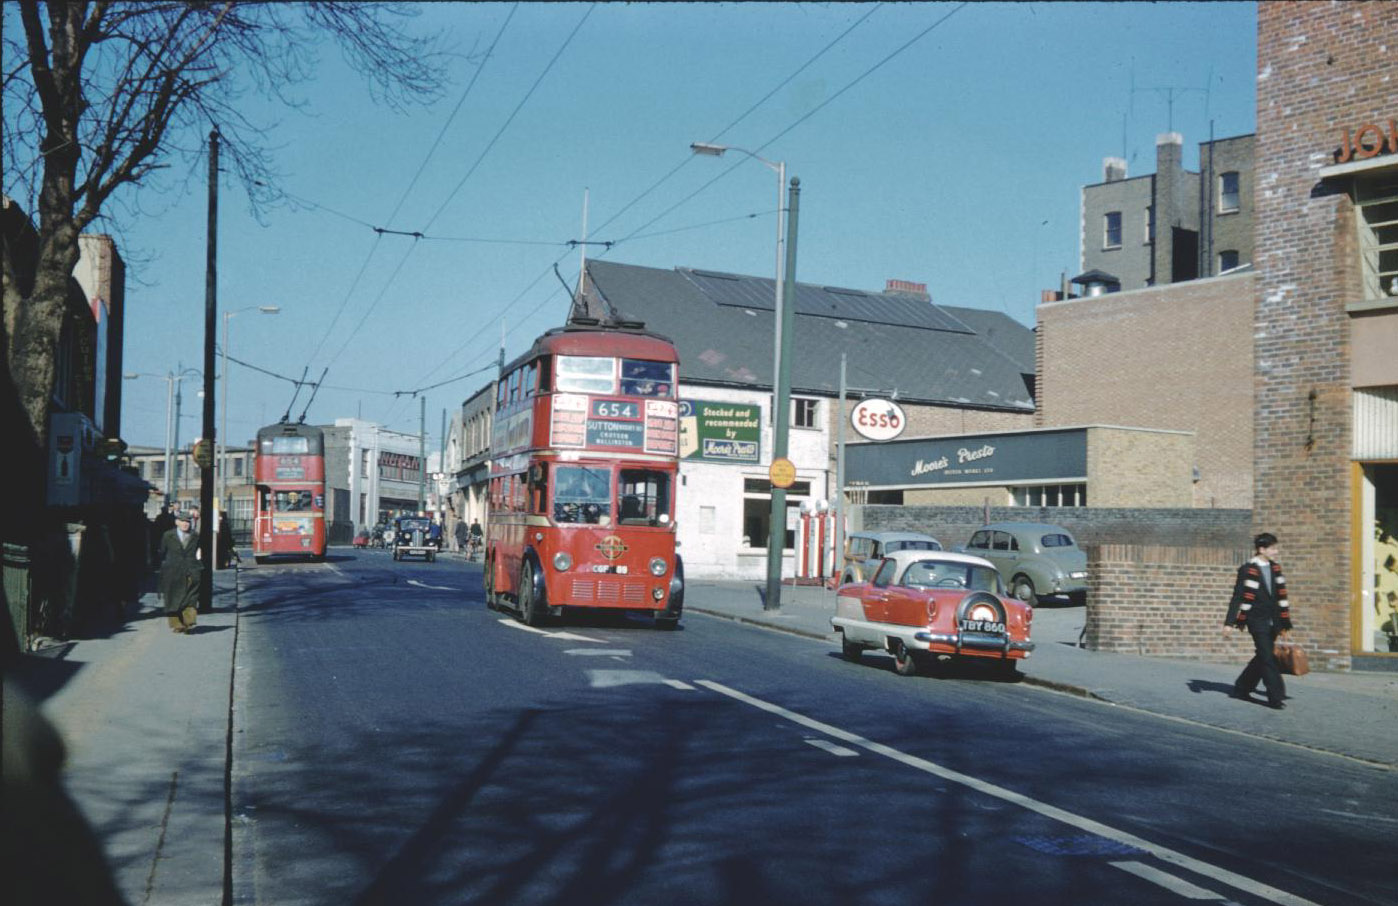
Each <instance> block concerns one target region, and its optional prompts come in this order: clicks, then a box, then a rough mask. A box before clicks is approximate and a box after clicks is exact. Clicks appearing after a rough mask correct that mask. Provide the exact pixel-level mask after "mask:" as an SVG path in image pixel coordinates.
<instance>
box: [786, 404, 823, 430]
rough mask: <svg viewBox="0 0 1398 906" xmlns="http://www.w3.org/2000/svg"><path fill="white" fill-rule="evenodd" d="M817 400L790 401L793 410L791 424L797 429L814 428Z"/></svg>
mask: <svg viewBox="0 0 1398 906" xmlns="http://www.w3.org/2000/svg"><path fill="white" fill-rule="evenodd" d="M818 402H819V401H818V400H799V399H798V400H792V401H791V404H792V407H793V409H794V411H793V414H792V419H791V424H792V425H794V426H795V427H797V428H814V427H815V426H816V404H817V403H818Z"/></svg>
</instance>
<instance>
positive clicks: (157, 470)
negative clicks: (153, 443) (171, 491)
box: [150, 459, 165, 478]
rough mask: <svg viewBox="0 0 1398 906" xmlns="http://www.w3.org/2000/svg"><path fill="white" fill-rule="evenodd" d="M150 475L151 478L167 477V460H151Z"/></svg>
mask: <svg viewBox="0 0 1398 906" xmlns="http://www.w3.org/2000/svg"><path fill="white" fill-rule="evenodd" d="M150 477H151V478H164V477H165V461H164V460H161V459H157V460H154V461H153V462H151V464H150Z"/></svg>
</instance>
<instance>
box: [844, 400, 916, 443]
mask: <svg viewBox="0 0 1398 906" xmlns="http://www.w3.org/2000/svg"><path fill="white" fill-rule="evenodd" d="M849 421H850V425H851V426H853V427H854V430H855V431H856V432H857V433H858V434H859V436H860V437H864V438H868V439H869V440H893V439H894V438H895V437H897V436H898V435H900V434H902V433H903V429H904V428H905V427H907V425H908V417H907V416H906V415H904V414H903V407H901V406H899V405H898V404H897V403H895V402H894V401H893V400H884V399H867V400H860V401H859V403H858V405H856V406H855V407H854V408H853V409H851V410H850V414H849Z"/></svg>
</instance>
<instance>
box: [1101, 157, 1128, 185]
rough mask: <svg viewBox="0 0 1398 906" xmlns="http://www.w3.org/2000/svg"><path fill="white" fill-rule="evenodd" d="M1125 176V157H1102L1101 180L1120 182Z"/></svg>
mask: <svg viewBox="0 0 1398 906" xmlns="http://www.w3.org/2000/svg"><path fill="white" fill-rule="evenodd" d="M1125 178H1126V158H1124V157H1104V158H1102V182H1121V181H1122V180H1123V179H1125Z"/></svg>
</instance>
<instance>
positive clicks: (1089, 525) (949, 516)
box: [849, 504, 1253, 563]
mask: <svg viewBox="0 0 1398 906" xmlns="http://www.w3.org/2000/svg"><path fill="white" fill-rule="evenodd" d="M849 517H850V530H851V531H861V530H862V531H869V532H881V531H882V532H926V533H927V534H929V535H932V536H933V537H934V538H937V539H938V540H940V541H941V542H942V543H943V544H945V545H946V546H947V547H955V546H956V545H958V544H965V543H966V542H967V541H969V540H970V539H971V534H972V533H973V532H974V531H975V530H976V529H978V528H980V527H981V526H982V525H984V524H985V523H986V522H1050V523H1053V524H1054V525H1061V526H1063V527H1064V528H1066V529H1067V530H1068V531H1070V532H1072V533H1073V537H1074V538H1076V539H1077V542H1078V544H1079V545H1081V546H1082V547H1083V548H1087V547H1090V546H1092V545H1095V544H1159V545H1165V546H1169V547H1213V548H1224V549H1232V548H1234V547H1236V546H1238V545H1242V546H1243V547H1246V546H1247V545H1248V544H1250V543H1251V542H1252V533H1253V529H1252V511H1251V510H1221V509H1220V510H1209V509H1197V508H1193V509H1191V508H1178V509H1117V508H1110V507H1031V506H1021V507H1005V506H1002V507H995V506H993V507H989V508H987V507H983V506H929V505H907V506H894V505H892V504H863V505H858V506H851V507H850V513H849ZM987 517H988V518H987ZM1238 562H1240V563H1241V562H1242V561H1241V560H1240V561H1238Z"/></svg>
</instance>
